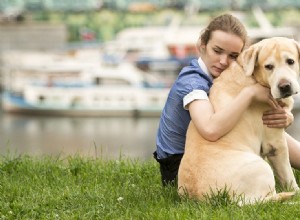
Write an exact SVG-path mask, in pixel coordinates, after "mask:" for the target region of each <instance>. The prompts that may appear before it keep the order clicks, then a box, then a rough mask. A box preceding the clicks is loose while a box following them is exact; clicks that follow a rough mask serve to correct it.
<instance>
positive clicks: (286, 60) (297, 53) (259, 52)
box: [237, 37, 300, 99]
mask: <svg viewBox="0 0 300 220" xmlns="http://www.w3.org/2000/svg"><path fill="white" fill-rule="evenodd" d="M299 61H300V44H299V43H298V42H296V41H295V40H293V39H289V38H284V37H274V38H269V39H264V40H262V41H260V42H258V43H256V44H253V45H251V46H250V47H249V48H248V49H246V50H245V51H243V52H242V53H241V54H240V56H239V57H238V59H237V62H238V63H239V64H240V65H241V66H242V67H243V69H244V71H245V73H246V75H249V76H250V75H253V77H254V78H255V79H256V81H257V82H258V83H260V84H262V85H264V86H267V87H269V88H270V89H271V94H272V96H273V97H274V98H275V99H281V98H286V97H289V96H291V95H293V94H296V93H298V92H299V91H300V86H299V83H298V77H299V68H300V67H299Z"/></svg>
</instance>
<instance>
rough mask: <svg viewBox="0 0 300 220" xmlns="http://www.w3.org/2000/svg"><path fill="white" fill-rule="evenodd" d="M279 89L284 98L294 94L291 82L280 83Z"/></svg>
mask: <svg viewBox="0 0 300 220" xmlns="http://www.w3.org/2000/svg"><path fill="white" fill-rule="evenodd" d="M278 89H279V91H280V95H281V97H282V98H286V97H289V96H291V95H292V86H291V83H290V82H284V83H280V84H279V85H278Z"/></svg>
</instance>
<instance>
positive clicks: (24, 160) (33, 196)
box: [0, 156, 300, 220]
mask: <svg viewBox="0 0 300 220" xmlns="http://www.w3.org/2000/svg"><path fill="white" fill-rule="evenodd" d="M296 177H297V179H298V180H299V172H298V171H297V172H296ZM0 194H1V197H0V219H51V220H52V219H107V220H111V219H122V220H123V219H167V220H168V219H300V214H299V205H297V203H299V202H300V198H299V196H296V197H295V198H294V199H292V200H290V201H287V202H284V203H279V202H269V203H264V204H257V205H251V206H243V207H239V206H238V205H237V204H236V203H235V202H232V201H231V200H230V198H229V196H228V193H226V190H221V191H219V192H217V193H215V194H212V195H211V196H210V197H209V199H208V200H207V201H206V202H199V201H195V200H191V199H188V198H179V196H178V195H177V190H176V189H175V188H174V187H162V186H161V182H160V175H159V168H158V164H157V163H156V162H155V161H154V160H153V161H152V160H151V161H139V160H129V159H120V160H107V161H106V160H102V159H93V158H81V157H67V158H54V157H44V158H33V157H28V156H17V157H12V156H6V157H3V158H2V159H1V160H0Z"/></svg>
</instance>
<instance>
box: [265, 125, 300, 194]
mask: <svg viewBox="0 0 300 220" xmlns="http://www.w3.org/2000/svg"><path fill="white" fill-rule="evenodd" d="M262 154H263V156H267V158H268V160H269V161H270V163H271V165H272V167H273V169H274V172H275V175H276V176H277V178H278V180H279V182H280V184H281V185H282V186H283V187H287V188H288V189H291V190H295V191H296V190H299V187H298V185H297V182H296V179H295V176H294V173H293V170H292V167H291V164H290V160H289V152H288V146H287V142H286V138H285V135H284V130H283V129H271V128H265V138H264V141H263V146H262Z"/></svg>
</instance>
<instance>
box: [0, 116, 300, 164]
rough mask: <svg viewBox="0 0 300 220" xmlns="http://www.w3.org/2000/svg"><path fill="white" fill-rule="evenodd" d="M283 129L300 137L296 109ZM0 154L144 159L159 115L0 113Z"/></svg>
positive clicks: (152, 143) (149, 151)
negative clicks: (101, 115) (146, 116)
mask: <svg viewBox="0 0 300 220" xmlns="http://www.w3.org/2000/svg"><path fill="white" fill-rule="evenodd" d="M294 115H295V121H294V124H293V125H291V126H290V127H289V128H288V129H287V131H288V132H289V133H290V134H291V135H292V136H294V137H295V138H296V139H298V140H300V133H299V132H298V130H299V128H300V112H295V114H294ZM0 118H1V123H0V153H1V154H4V155H5V154H7V152H8V151H9V152H10V153H16V154H27V155H34V156H39V155H61V156H63V157H64V156H68V155H76V154H78V155H82V156H92V157H95V156H97V157H102V158H104V159H117V158H119V156H120V155H122V156H124V157H129V158H139V159H142V160H148V159H150V158H152V152H153V151H154V149H155V136H156V130H157V126H158V121H159V118H101V117H96V118H95V117H90V118H89V117H87V118H77V117H42V116H32V115H13V114H4V113H2V112H0Z"/></svg>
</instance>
